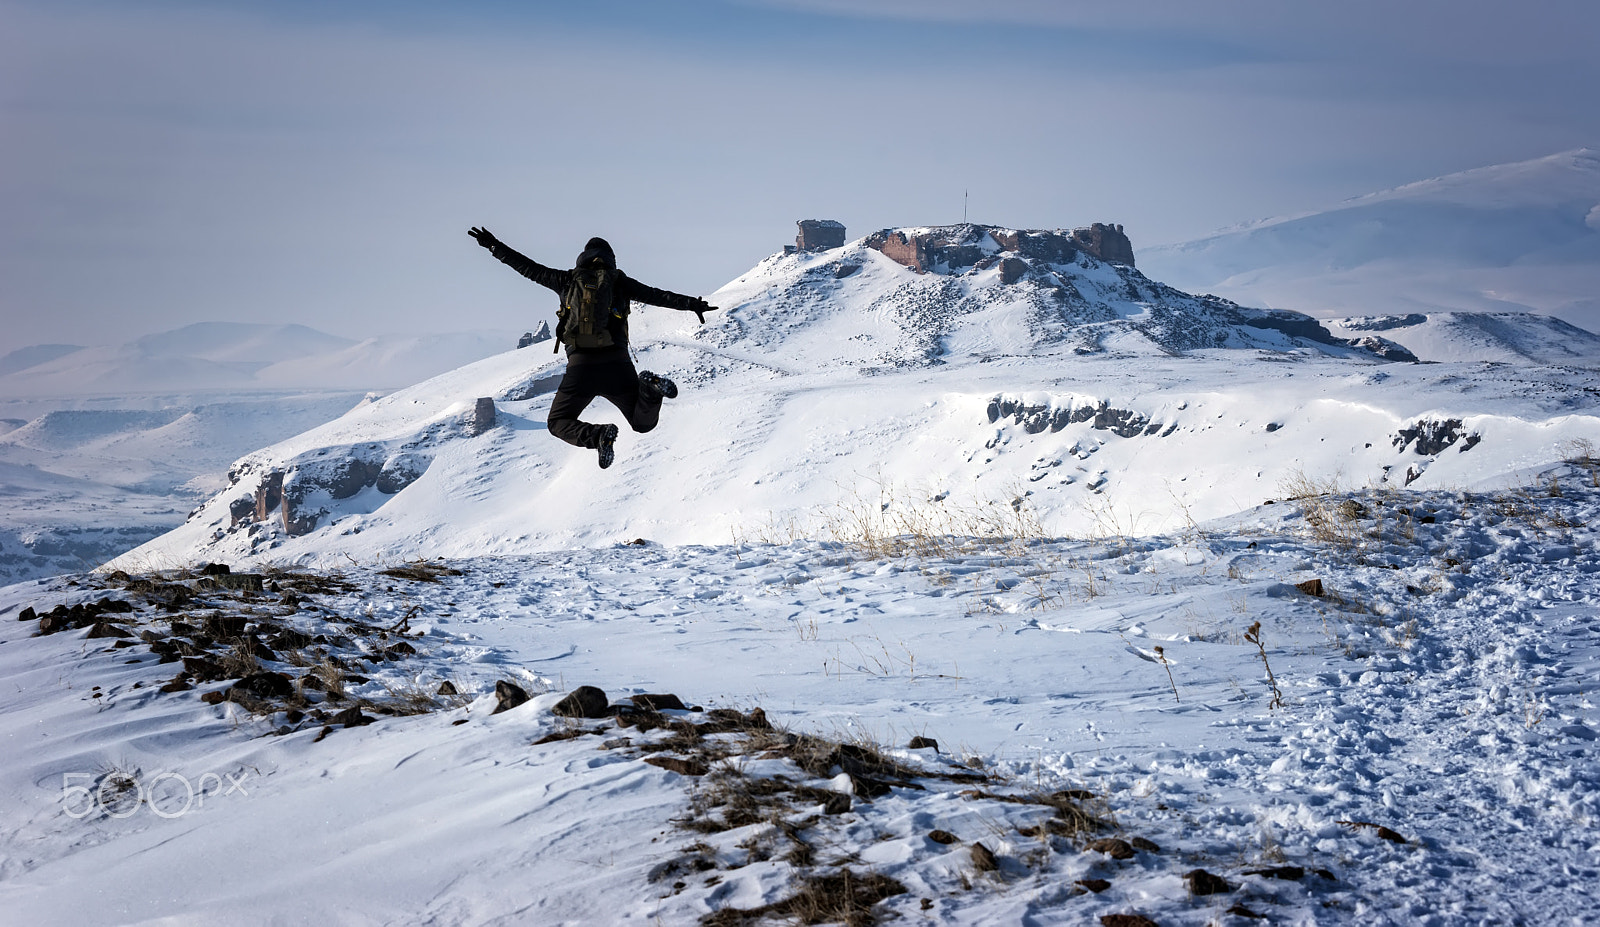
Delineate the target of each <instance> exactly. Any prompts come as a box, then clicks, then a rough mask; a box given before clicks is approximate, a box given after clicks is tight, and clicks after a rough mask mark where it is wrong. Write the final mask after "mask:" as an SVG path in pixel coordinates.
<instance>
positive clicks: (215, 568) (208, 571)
mask: <svg viewBox="0 0 1600 927" xmlns="http://www.w3.org/2000/svg"><path fill="white" fill-rule="evenodd" d="M232 572H233V568H232V567H229V566H228V565H227V564H226V563H208V564H206V565H205V566H203V567H201V568H200V575H201V576H226V575H228V574H229V573H232Z"/></svg>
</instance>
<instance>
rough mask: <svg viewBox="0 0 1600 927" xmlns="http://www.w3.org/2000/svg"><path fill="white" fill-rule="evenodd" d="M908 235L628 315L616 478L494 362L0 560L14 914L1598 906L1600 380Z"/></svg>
mask: <svg viewBox="0 0 1600 927" xmlns="http://www.w3.org/2000/svg"><path fill="white" fill-rule="evenodd" d="M905 231H906V232H908V233H910V234H909V235H908V240H909V239H910V238H916V237H917V236H918V235H922V234H924V233H930V234H931V233H937V237H939V239H940V240H941V241H945V242H946V244H948V245H949V247H950V249H952V250H953V251H959V252H960V255H961V259H960V260H955V261H949V260H932V258H934V257H937V256H938V254H941V253H946V252H942V251H940V250H939V249H938V248H932V247H931V246H930V247H928V248H924V247H922V245H919V246H918V248H917V249H916V251H915V255H916V257H917V259H918V260H921V259H922V258H924V257H927V258H930V260H929V261H928V269H929V270H930V271H931V272H929V273H917V272H915V271H914V270H913V269H911V268H909V267H907V266H904V265H903V264H902V263H900V262H898V261H896V260H891V259H889V258H887V257H886V256H885V255H884V254H883V253H881V252H880V251H878V250H876V249H873V248H869V247H867V246H866V245H865V243H864V242H857V243H854V244H852V245H849V246H846V247H845V248H841V249H837V250H835V251H832V252H827V253H821V254H795V255H787V256H778V257H774V258H772V259H771V260H768V261H766V262H763V263H762V264H761V265H760V266H759V267H757V268H755V269H754V270H752V271H751V272H750V273H749V274H746V275H745V276H743V277H741V278H740V279H739V280H737V281H735V282H734V283H732V284H730V285H729V286H728V287H727V288H725V289H724V290H722V291H721V292H719V293H717V294H714V295H713V296H712V301H713V302H714V303H716V304H718V305H721V306H722V307H724V309H725V310H726V311H725V312H722V313H718V314H716V315H715V316H714V317H713V319H714V321H713V323H712V324H710V325H708V326H706V327H704V328H699V327H696V326H694V324H693V320H692V317H690V316H688V315H687V314H682V313H670V312H665V311H659V310H650V309H643V310H640V312H639V313H638V314H637V315H636V316H635V325H634V334H635V337H636V342H637V348H638V352H637V353H638V355H639V357H638V360H639V363H640V366H642V367H647V368H651V369H655V370H657V371H661V372H664V373H667V374H668V375H670V376H673V377H674V378H676V379H677V380H679V382H680V384H681V385H682V387H683V393H682V396H681V398H679V399H677V400H675V401H673V402H672V403H670V404H669V405H668V407H667V408H666V410H665V414H664V416H663V420H662V424H661V426H660V427H659V428H657V429H656V430H655V431H653V432H651V433H649V434H645V435H633V434H629V433H626V432H625V437H624V439H623V440H622V441H621V442H620V443H619V459H618V462H617V464H616V465H615V466H614V467H613V468H611V469H609V470H603V471H602V470H599V469H598V468H597V467H596V466H595V458H594V454H593V452H592V451H584V450H578V449H574V448H571V447H568V446H567V445H564V444H562V443H560V442H557V441H555V440H553V439H551V438H550V437H549V435H548V434H546V433H544V431H545V428H544V425H543V420H544V416H545V414H546V412H547V411H548V405H549V401H550V395H551V391H552V390H553V389H554V387H555V385H556V382H557V379H558V377H559V374H560V371H561V364H560V362H559V361H558V360H556V359H553V358H551V357H550V355H549V354H548V353H545V352H530V351H507V352H505V353H503V354H500V355H497V356H493V357H489V358H485V359H483V360H480V361H477V362H475V363H473V364H470V365H467V366H465V367H462V368H459V369H456V370H453V371H450V372H448V373H446V374H443V375H441V376H438V377H436V378H434V379H432V380H429V381H427V382H424V383H420V384H417V385H415V386H412V387H409V388H407V389H404V390H401V391H399V392H396V393H393V394H390V395H387V396H384V397H381V398H376V399H374V400H373V401H370V402H365V403H363V404H361V405H360V406H359V407H358V408H355V409H353V410H352V411H350V412H349V413H347V414H345V415H344V416H342V417H341V418H339V419H337V420H335V421H332V422H327V423H325V424H322V425H320V426H318V427H315V428H312V429H310V430H307V431H305V432H304V433H302V434H299V435H296V436H294V437H291V438H289V439H287V440H283V441H280V442H278V443H275V444H272V445H270V446H268V447H265V448H263V449H261V450H258V451H256V452H254V453H251V454H248V455H246V456H245V457H243V458H242V459H241V460H239V461H238V463H237V464H236V465H235V466H234V467H233V468H232V472H231V474H230V482H229V485H228V486H227V487H225V488H224V489H223V490H222V491H221V492H219V493H218V494H216V495H215V496H213V497H212V498H211V499H210V500H209V501H207V502H206V503H205V504H204V505H203V506H202V507H201V508H200V509H199V510H198V511H197V512H196V513H195V514H194V516H193V517H191V518H190V519H189V521H188V522H187V523H185V524H184V525H183V526H182V527H180V528H178V529H176V530H174V531H173V532H171V533H169V534H167V535H165V536H163V537H161V538H158V539H156V540H154V541H152V542H151V543H149V544H146V545H144V546H143V547H141V548H140V549H138V550H136V551H133V552H131V553H130V554H128V555H126V556H124V557H121V558H119V559H118V560H117V561H116V562H115V564H114V565H115V566H117V567H121V568H122V569H124V570H127V571H129V573H132V574H134V575H129V574H128V573H118V572H114V571H111V570H101V571H98V572H97V573H96V574H94V575H81V576H74V577H62V578H59V579H57V580H53V581H47V582H39V583H29V584H26V585H16V586H9V587H0V677H4V678H5V679H7V680H8V681H10V682H12V683H14V684H13V685H8V686H6V687H5V688H4V689H3V690H0V741H3V742H5V743H7V744H8V745H11V746H12V747H13V749H10V750H8V751H6V752H5V753H4V754H3V755H0V792H3V793H4V794H5V795H7V796H8V801H7V802H5V803H0V910H4V911H6V912H7V914H8V915H10V916H11V917H13V918H16V919H19V920H22V921H26V922H27V923H38V924H66V923H71V924H89V925H92V924H127V923H139V924H145V923H148V924H155V923H171V922H196V923H199V922H204V923H207V924H253V923H260V922H264V921H273V920H277V921H281V922H286V923H287V922H302V921H306V920H317V919H323V920H326V919H330V915H331V917H332V919H334V920H346V921H351V922H360V923H429V924H458V925H477V924H510V923H540V924H544V923H550V924H593V923H619V924H692V923H697V922H698V923H701V924H704V925H732V924H738V923H760V922H761V921H762V913H763V912H765V913H766V914H768V915H771V916H770V917H767V918H766V920H767V921H768V922H771V921H772V920H774V919H776V918H779V917H783V916H785V915H786V914H792V913H798V912H799V910H800V909H799V908H798V907H797V906H798V905H800V904H801V903H802V901H805V900H806V899H809V900H810V903H812V904H813V905H815V904H816V903H817V901H818V898H819V897H831V898H832V903H835V904H837V903H838V897H837V896H838V894H839V886H840V885H841V884H842V885H843V886H844V888H843V892H844V894H845V896H846V899H847V901H848V900H851V899H853V901H851V903H850V904H847V905H846V906H845V908H843V909H836V910H842V911H843V913H841V914H839V916H838V917H837V918H836V919H838V920H844V919H847V918H848V920H850V921H852V922H859V923H870V922H873V920H874V918H875V917H876V916H878V915H883V916H885V917H891V916H892V917H894V918H895V919H896V920H898V921H901V922H904V923H908V924H909V923H950V924H960V925H967V924H971V925H979V924H1016V923H1041V924H1046V923H1048V924H1055V923H1061V924H1077V923H1088V924H1094V923H1097V922H1103V923H1107V924H1116V923H1123V924H1140V923H1149V922H1151V921H1153V922H1156V923H1160V924H1163V925H1168V927H1171V925H1185V927H1200V925H1210V924H1231V923H1246V922H1248V923H1255V922H1258V921H1259V920H1261V919H1267V920H1271V921H1272V922H1280V923H1291V924H1339V925H1345V924H1350V925H1355V924H1362V925H1365V924H1382V925H1389V924H1410V923H1419V922H1425V923H1433V924H1441V925H1458V924H1460V925H1467V924H1481V923H1519V922H1526V923H1534V922H1543V921H1556V920H1559V921H1561V922H1563V923H1585V922H1588V921H1591V920H1593V919H1594V915H1595V912H1596V911H1597V910H1600V902H1597V900H1596V898H1595V892H1594V887H1593V886H1594V880H1593V873H1594V869H1595V866H1594V840H1593V837H1592V831H1593V828H1592V826H1590V825H1591V822H1592V821H1593V819H1594V815H1595V813H1596V809H1597V799H1596V796H1597V795H1600V763H1597V762H1596V757H1595V745H1596V743H1597V742H1600V733H1597V732H1600V717H1597V715H1596V710H1595V706H1594V704H1593V699H1592V697H1591V695H1590V693H1591V691H1592V686H1589V685H1587V684H1586V682H1585V681H1586V680H1590V679H1592V678H1593V677H1594V675H1595V673H1596V671H1597V670H1600V624H1597V622H1596V620H1595V609H1594V603H1595V602H1596V601H1597V600H1600V554H1597V550H1600V548H1597V536H1596V532H1595V530H1594V529H1593V528H1592V526H1593V525H1594V524H1595V520H1596V518H1597V517H1600V489H1596V488H1595V487H1596V486H1600V474H1597V472H1596V470H1595V468H1596V466H1597V465H1600V464H1597V462H1596V460H1595V459H1594V458H1593V457H1592V456H1591V455H1592V453H1593V450H1594V447H1595V446H1596V445H1600V416H1597V415H1596V407H1597V399H1596V397H1597V396H1600V373H1596V372H1594V371H1590V370H1586V369H1583V368H1579V367H1570V368H1562V367H1543V366H1530V365H1503V364H1484V363H1466V362H1453V363H1442V364H1428V365H1421V364H1412V363H1393V362H1385V361H1382V360H1380V359H1379V357H1378V355H1376V354H1374V353H1372V352H1371V351H1369V350H1366V349H1363V348H1360V347H1357V346H1353V345H1350V344H1348V343H1346V342H1344V341H1342V340H1340V339H1338V338H1336V337H1334V336H1333V335H1331V334H1329V333H1328V332H1327V331H1326V330H1325V329H1323V328H1321V327H1320V326H1317V325H1316V324H1315V323H1312V322H1311V321H1310V320H1309V319H1306V318H1304V317H1297V316H1295V315H1293V314H1289V313H1279V314H1267V313H1261V312H1255V313H1252V312H1250V311H1248V310H1241V309H1239V308H1238V307H1236V306H1233V305H1232V304H1229V303H1227V302H1225V301H1222V300H1202V299H1196V298H1193V297H1189V296H1186V295H1185V294H1182V293H1179V292H1177V291H1173V290H1171V289H1170V288H1166V287H1162V286H1160V285H1159V284H1154V283H1152V282H1150V281H1148V280H1146V279H1145V278H1143V277H1142V275H1140V274H1139V273H1138V272H1137V271H1135V270H1134V269H1133V268H1132V267H1131V266H1129V265H1126V264H1108V263H1106V262H1103V261H1099V260H1096V259H1092V258H1086V257H1084V256H1083V255H1081V254H1080V255H1076V256H1074V257H1073V258H1072V259H1071V260H1061V261H1054V260H1038V259H1032V260H1025V259H1024V258H1025V257H1026V255H1024V256H1021V257H1019V256H1017V255H1019V254H1021V252H1020V251H1009V252H1005V253H996V252H993V251H992V249H991V248H990V244H989V242H990V241H992V242H993V244H995V245H998V244H1000V241H999V238H1000V237H1004V238H1007V239H1008V240H1016V239H1013V237H1012V236H1011V235H1009V234H1006V230H988V229H984V230H974V229H970V228H961V229H953V230H905ZM997 231H998V232H999V233H1000V234H999V235H998V236H997V234H996V232H997ZM986 239H987V240H986ZM930 241H931V239H930ZM907 247H908V248H909V244H908V245H907ZM968 249H970V250H968ZM901 253H910V252H909V251H908V252H901ZM991 258H995V259H997V260H994V261H991V260H990V259H991ZM1008 261H1010V262H1011V263H1008ZM986 262H988V263H986ZM980 265H981V266H980ZM1370 344H1372V346H1374V347H1376V348H1378V349H1380V350H1385V351H1387V349H1386V348H1385V347H1384V344H1383V343H1382V342H1376V341H1375V342H1371V343H1370ZM1388 353H1389V354H1390V355H1391V356H1393V353H1394V352H1392V351H1389V352H1388ZM484 398H488V399H491V400H492V401H493V404H494V406H495V414H494V418H493V420H492V421H491V420H489V418H488V415H487V414H486V413H487V409H485V408H484V405H485V404H484V403H482V402H481V401H480V400H481V399H484ZM592 417H593V418H594V419H596V420H611V421H616V420H618V417H617V416H616V414H615V413H614V411H612V410H610V409H607V408H597V409H596V410H595V412H594V414H593V416H592ZM152 424H154V423H152ZM176 424H177V420H174V421H172V422H170V423H168V424H165V425H159V426H156V430H159V428H165V427H171V426H172V425H176ZM95 425H96V423H95V422H93V421H87V420H86V421H85V422H84V423H83V427H82V428H81V429H79V430H78V433H77V434H76V435H73V436H68V435H65V434H61V435H58V436H56V437H52V438H51V439H50V442H54V443H50V442H47V441H46V440H45V437H44V436H43V435H39V434H37V432H38V431H39V430H40V429H38V428H34V427H33V426H25V427H23V428H19V429H17V430H16V431H13V432H12V434H17V433H22V434H23V436H24V438H25V439H26V440H29V441H32V442H34V443H36V444H39V445H40V446H41V447H44V446H48V447H50V448H61V449H69V448H71V447H78V446H92V445H95V444H96V442H102V441H104V440H105V439H104V437H97V435H100V431H97V429H96V428H95V427H94V426H95ZM29 435H33V437H29ZM7 437H9V436H7ZM74 442H76V443H74ZM1564 458H1566V459H1567V460H1565V461H1564V460H1563V459H1564ZM1334 483H1340V484H1343V485H1344V486H1346V487H1350V486H1355V487H1362V486H1365V487H1366V488H1364V489H1356V490H1354V491H1349V490H1347V491H1332V485H1333V484H1334ZM1507 486H1522V487H1530V486H1532V487H1537V491H1536V492H1534V491H1529V490H1527V489H1520V490H1507V489H1506V488H1505V487H1507ZM1324 490H1327V491H1324ZM1286 493H1288V494H1291V495H1294V496H1296V497H1297V498H1296V499H1293V500H1290V499H1288V498H1287V496H1286V495H1285V494H1286ZM1269 500H1270V502H1269ZM1215 514H1220V515H1221V516H1222V517H1220V518H1216V519H1214V520H1213V519H1210V516H1212V515H1215ZM1163 526H1165V527H1166V528H1170V529H1172V530H1170V531H1163V530H1162V529H1163ZM1063 534H1076V535H1079V537H1078V538H1077V539H1073V538H1064V537H1060V536H1059V535H1063ZM886 535H899V536H900V538H899V540H900V541H901V543H898V544H897V543H893V542H886V541H885V536H886ZM657 542H665V543H657ZM439 556H445V557H450V558H456V559H451V560H449V561H440V560H432V559H426V558H434V557H439ZM202 560H205V561H212V562H213V563H212V565H211V566H210V567H209V568H208V570H207V571H206V572H205V575H201V571H198V570H193V571H186V572H179V571H173V572H165V573H159V574H152V573H150V572H148V571H152V570H157V569H163V568H169V567H179V566H192V565H195V564H196V563H197V561H202ZM218 561H220V562H222V563H226V564H230V565H232V566H233V568H234V570H233V572H231V573H230V572H224V571H223V569H222V568H221V567H220V566H219V565H217V562H218ZM252 566H253V567H256V568H258V569H260V571H261V572H260V573H258V574H254V575H249V574H247V575H243V576H240V575H237V574H238V572H239V571H240V570H241V569H244V568H247V567H252ZM28 608H31V609H33V611H32V612H28V611H26V610H25V609H28ZM13 616H15V617H17V618H21V619H24V620H22V621H15V620H11V618H12V617H13ZM63 623H65V627H63ZM446 683H448V686H446V685H445V684H446ZM578 685H591V686H598V687H600V688H602V689H604V690H605V691H604V692H603V693H600V694H599V696H598V698H599V701H600V702H602V703H605V702H616V703H618V704H617V705H616V707H614V708H605V706H603V705H602V706H600V707H601V708H604V710H605V711H607V712H609V715H608V716H606V717H601V716H599V715H600V713H601V712H600V711H598V710H597V711H592V712H589V713H588V714H587V717H586V718H582V719H580V718H575V717H570V716H568V717H557V716H555V714H554V713H553V711H554V708H555V706H556V705H557V704H558V701H559V700H562V699H563V695H564V694H565V693H567V692H568V691H570V690H573V689H574V688H575V687H576V686H578ZM513 686H515V687H516V688H515V689H513V688H512V687H513ZM663 693H672V694H674V695H678V696H681V697H682V698H683V699H685V700H686V701H687V703H688V704H689V705H692V706H698V707H703V708H705V709H706V710H705V711H694V710H693V709H692V708H686V709H678V708H674V707H671V706H670V704H669V705H667V706H666V707H664V708H662V710H660V711H659V712H657V711H647V710H645V706H648V705H652V704H654V705H661V704H662V702H663V701H664V699H662V698H661V694H663ZM591 694H592V693H591ZM519 695H521V696H532V698H531V699H529V700H528V701H525V702H521V703H520V704H518V703H517V699H516V698H515V696H519ZM650 695H655V696H656V698H649V697H648V696H650ZM606 696H609V698H607V697H606ZM630 696H637V697H639V701H636V702H633V703H632V704H631V705H626V706H624V705H622V704H621V703H622V701H623V700H624V699H626V698H628V697H630ZM501 708H505V709H506V710H503V711H501V710H499V709H501ZM756 708H760V709H761V712H760V713H757V712H756V711H754V709H756ZM418 713H420V714H418ZM701 722H703V723H701ZM774 724H775V725H776V726H777V728H778V729H777V730H774V729H773V728H772V727H771V725H774ZM802 735H803V736H802ZM913 738H916V739H915V740H913ZM196 872H200V873H202V876H203V877H202V878H198V879H197V877H196V876H195V873H196ZM830 880H831V881H830ZM86 885H87V886H93V887H94V888H95V889H96V891H94V892H93V893H88V892H83V891H79V890H78V889H79V887H81V886H86ZM828 885H832V886H834V891H833V892H832V894H831V895H828V894H827V893H826V892H825V891H824V889H826V887H827V886H828ZM69 886H70V887H72V889H73V890H72V891H68V890H66V888H64V887H69ZM197 886H198V887H197ZM808 886H809V888H808ZM858 889H859V891H858ZM807 892H809V894H807ZM863 894H865V895H866V896H867V897H865V898H863V897H861V896H862V895H863ZM1136 916H1137V917H1143V918H1149V920H1148V921H1147V920H1138V919H1134V918H1135V917H1136ZM1102 919H1104V920H1102Z"/></svg>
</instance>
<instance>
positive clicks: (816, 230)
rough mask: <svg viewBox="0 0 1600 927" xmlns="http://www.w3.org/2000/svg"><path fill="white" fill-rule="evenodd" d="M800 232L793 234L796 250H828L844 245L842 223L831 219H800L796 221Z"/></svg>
mask: <svg viewBox="0 0 1600 927" xmlns="http://www.w3.org/2000/svg"><path fill="white" fill-rule="evenodd" d="M796 225H798V226H799V227H800V234H798V235H796V236H795V239H794V247H795V250H797V251H830V250H832V249H834V248H842V247H844V223H842V222H837V221H835V220H833V219H801V220H800V221H799V222H797V223H796Z"/></svg>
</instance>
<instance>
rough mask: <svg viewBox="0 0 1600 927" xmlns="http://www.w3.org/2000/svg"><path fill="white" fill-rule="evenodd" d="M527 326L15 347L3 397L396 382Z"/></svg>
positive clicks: (231, 330)
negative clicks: (364, 335) (354, 336)
mask: <svg viewBox="0 0 1600 927" xmlns="http://www.w3.org/2000/svg"><path fill="white" fill-rule="evenodd" d="M530 327H532V326H530ZM518 334H519V333H517V332H455V333H449V334H438V335H405V334H394V335H379V336H374V337H372V338H367V339H364V340H360V341H357V340H354V339H350V338H340V337H338V336H336V335H330V334H327V333H325V332H320V331H317V330H316V329H312V328H308V327H306V326H304V325H263V324H251V323H245V322H201V323H197V324H194V325H188V326H185V327H183V328H179V329H176V330H174V331H168V332H159V333H156V334H151V335H146V336H144V337H143V338H139V339H138V340H136V341H133V342H129V343H127V344H123V345H115V346H107V347H81V346H78V345H59V344H52V345H34V346H31V347H26V348H22V349H20V350H17V351H13V352H11V353H10V354H7V355H5V356H4V357H0V399H20V398H44V397H54V398H63V397H81V396H91V395H100V396H106V395H112V396H114V395H129V394H146V393H158V392H180V393H187V394H193V393H201V392H207V391H214V390H228V391H239V390H279V389H296V390H298V389H338V390H371V389H380V390H381V389H397V388H399V387H402V386H409V385H410V384H412V383H416V382H418V381H420V380H425V379H427V378H428V377H431V376H434V375H435V374H439V373H443V372H444V371H446V370H452V369H454V368H456V367H459V366H461V365H462V364H467V363H470V362H472V361H474V360H478V359H480V358H484V357H488V356H489V355H491V354H497V353H499V352H500V351H503V350H506V349H507V348H512V347H515V346H516V343H517V335H518Z"/></svg>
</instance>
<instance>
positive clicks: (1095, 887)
mask: <svg viewBox="0 0 1600 927" xmlns="http://www.w3.org/2000/svg"><path fill="white" fill-rule="evenodd" d="M1072 884H1073V885H1081V886H1083V887H1084V888H1086V889H1088V890H1089V891H1091V892H1094V893H1095V894H1096V895H1098V894H1100V893H1101V892H1103V891H1105V890H1106V889H1108V888H1110V887H1111V883H1110V882H1107V881H1106V880H1105V879H1079V880H1078V881H1076V882H1074V883H1072Z"/></svg>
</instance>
